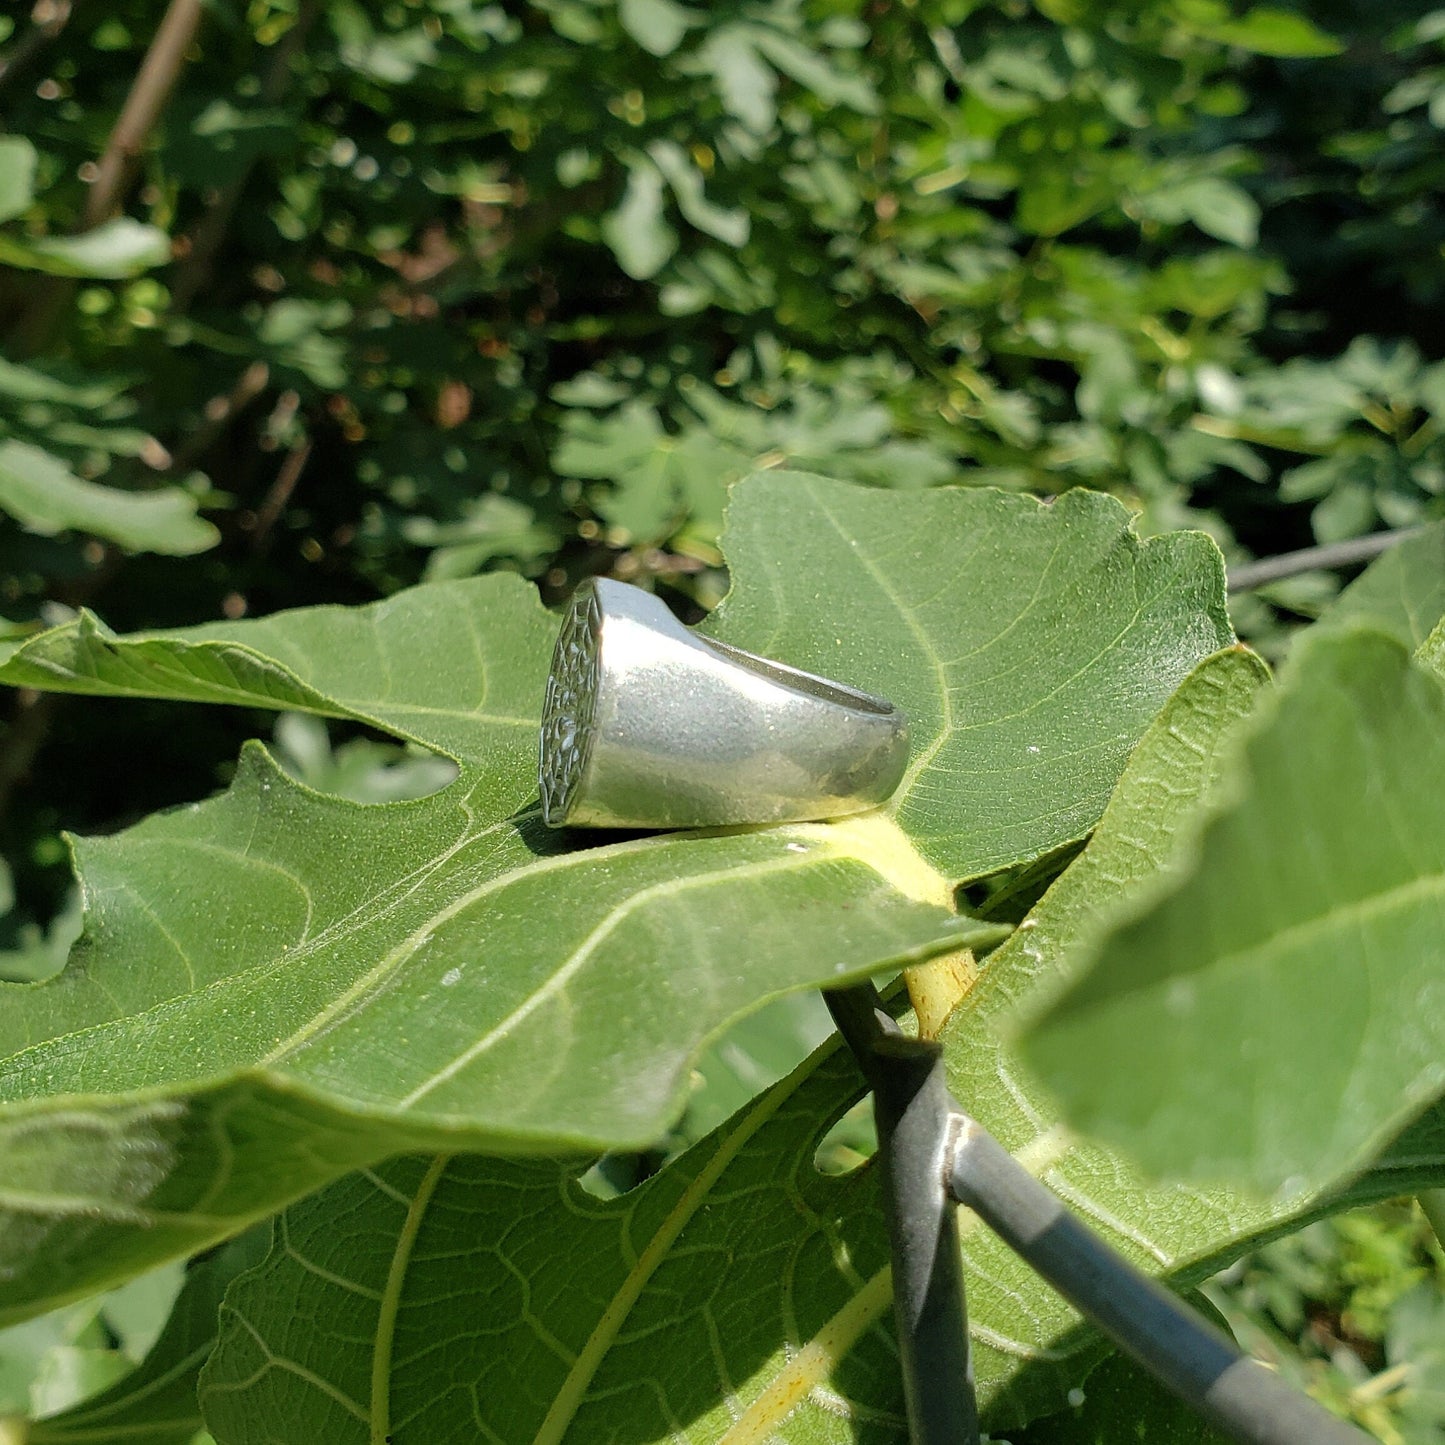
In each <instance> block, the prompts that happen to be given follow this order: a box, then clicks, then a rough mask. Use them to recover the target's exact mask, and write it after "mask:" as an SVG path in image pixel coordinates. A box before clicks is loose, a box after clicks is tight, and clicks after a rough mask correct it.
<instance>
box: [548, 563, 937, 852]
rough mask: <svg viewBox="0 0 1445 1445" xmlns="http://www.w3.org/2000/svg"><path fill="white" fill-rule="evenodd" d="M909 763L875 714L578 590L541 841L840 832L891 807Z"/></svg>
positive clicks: (553, 698)
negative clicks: (815, 825)
mask: <svg viewBox="0 0 1445 1445" xmlns="http://www.w3.org/2000/svg"><path fill="white" fill-rule="evenodd" d="M907 764H908V720H907V718H906V717H905V715H904V713H903V712H902V711H901V710H900V709H899V708H897V707H895V706H894V705H893V704H892V703H891V702H888V701H887V700H886V699H884V698H881V697H874V696H873V695H872V694H871V693H866V692H861V691H859V690H858V689H857V688H852V687H847V686H845V685H844V684H842V683H838V682H831V681H829V679H827V678H824V677H817V676H815V675H814V674H813V673H810V672H803V671H801V670H800V669H798V668H795V667H788V666H787V665H786V664H784V663H781V662H773V661H771V660H769V659H768V658H765V657H757V656H755V655H754V654H752V653H750V652H744V651H742V650H741V649H740V648H736V647H730V646H729V645H728V644H727V643H724V642H715V641H714V640H713V639H712V638H709V637H702V636H700V635H699V634H698V633H695V632H693V631H691V630H690V629H688V628H686V627H684V626H683V625H682V623H680V622H679V621H678V620H677V619H676V618H675V617H674V616H673V615H672V613H671V612H669V611H668V610H667V607H666V605H665V604H664V603H663V602H662V601H661V600H660V599H659V598H657V597H655V596H653V594H652V593H650V592H644V591H643V590H642V589H641V588H640V587H632V586H629V585H628V584H627V583H625V582H614V581H611V580H610V579H608V578H592V579H590V580H589V581H587V582H584V583H583V584H582V585H581V586H580V587H579V588H578V589H577V592H576V594H575V596H574V597H573V599H572V602H571V605H570V607H569V608H568V611H567V614H566V616H565V618H564V620H563V623H562V631H561V634H560V635H559V637H558V638H557V647H556V650H555V651H554V652H553V654H552V671H551V675H550V676H549V677H548V679H547V694H546V699H545V702H544V704H543V709H542V739H541V759H540V766H539V770H538V773H539V783H540V787H541V793H542V817H543V819H544V821H545V822H546V823H547V824H548V825H549V826H550V827H553V828H562V827H574V828H575V827H582V828H708V827H720V826H726V825H728V824H734V823H795V822H803V821H806V820H809V819H825V818H839V817H843V816H846V815H847V814H849V813H858V812H862V811H864V810H865V809H868V808H875V807H877V806H878V805H879V804H880V803H882V802H884V801H886V799H888V798H889V797H890V796H891V795H892V793H893V791H894V790H895V789H896V788H897V786H898V784H899V782H900V780H901V779H902V777H903V772H904V769H905V768H906V767H907Z"/></svg>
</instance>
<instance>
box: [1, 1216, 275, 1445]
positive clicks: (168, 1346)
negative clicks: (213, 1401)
mask: <svg viewBox="0 0 1445 1445" xmlns="http://www.w3.org/2000/svg"><path fill="white" fill-rule="evenodd" d="M269 1237H270V1230H269V1229H264V1228H262V1229H256V1230H251V1231H248V1232H247V1233H246V1234H244V1235H242V1236H241V1237H240V1238H239V1239H234V1240H231V1241H230V1242H229V1243H227V1244H224V1245H222V1246H221V1248H220V1249H218V1250H217V1251H216V1252H215V1253H214V1254H212V1255H209V1256H207V1257H206V1258H204V1259H201V1260H198V1261H196V1262H195V1263H194V1264H193V1265H192V1266H191V1268H190V1270H189V1272H188V1273H187V1276H186V1282H185V1285H184V1287H183V1288H182V1290H181V1293H180V1295H179V1297H178V1298H177V1299H176V1302H175V1306H174V1308H173V1309H172V1311H171V1314H170V1318H169V1319H168V1320H167V1321H166V1324H165V1328H164V1329H163V1330H162V1331H161V1334H160V1338H159V1339H157V1341H156V1342H155V1345H154V1346H153V1347H152V1349H150V1350H149V1351H148V1352H147V1354H146V1357H145V1359H144V1360H142V1361H141V1363H140V1364H139V1365H138V1366H137V1367H136V1368H135V1369H134V1370H132V1371H131V1372H130V1373H129V1374H127V1375H126V1376H125V1377H124V1378H122V1379H121V1380H119V1381H117V1382H116V1384H115V1385H114V1386H112V1388H110V1389H108V1390H106V1391H104V1392H102V1393H101V1394H98V1395H95V1396H93V1397H92V1398H90V1399H87V1400H85V1401H83V1402H82V1403H81V1404H79V1405H76V1406H74V1407H73V1408H71V1409H69V1410H66V1411H64V1412H63V1413H61V1414H58V1415H50V1416H48V1417H47V1418H45V1419H43V1420H39V1421H36V1422H35V1423H33V1424H31V1425H29V1426H28V1427H27V1430H26V1434H25V1439H26V1441H27V1442H29V1445H81V1442H84V1441H96V1440H125V1441H127V1442H131V1441H133V1442H135V1445H188V1442H190V1441H191V1440H192V1439H193V1438H194V1437H195V1435H196V1433H197V1431H199V1430H200V1429H201V1425H202V1421H201V1411H200V1405H199V1404H198V1402H197V1399H196V1385H197V1382H198V1380H199V1378H200V1372H201V1366H202V1365H204V1364H205V1362H206V1360H207V1359H208V1358H209V1356H210V1353H211V1350H212V1348H213V1346H214V1345H215V1342H216V1337H217V1331H218V1328H219V1318H220V1306H221V1299H222V1297H223V1295H224V1294H225V1291H226V1287H227V1286H228V1285H229V1284H230V1282H231V1281H232V1280H233V1279H234V1278H235V1277H236V1276H237V1275H238V1274H240V1273H241V1272H242V1271H243V1270H246V1269H250V1268H252V1267H253V1266H254V1265H256V1264H258V1263H260V1261H261V1259H262V1258H263V1257H264V1255H265V1253H266V1246H267V1243H268V1242H269Z"/></svg>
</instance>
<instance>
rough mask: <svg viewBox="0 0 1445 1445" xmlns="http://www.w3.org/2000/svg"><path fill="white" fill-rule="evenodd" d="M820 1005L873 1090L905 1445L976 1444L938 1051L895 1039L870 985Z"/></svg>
mask: <svg viewBox="0 0 1445 1445" xmlns="http://www.w3.org/2000/svg"><path fill="white" fill-rule="evenodd" d="M824 997H825V998H826V999H827V1001H828V1007H829V1008H830V1009H831V1010H832V1012H833V1017H834V1019H835V1021H836V1022H837V1024H838V1027H839V1031H840V1032H841V1033H842V1034H843V1036H844V1037H845V1038H846V1039H847V1040H848V1042H849V1044H850V1046H851V1047H852V1048H853V1049H854V1052H855V1054H856V1056H857V1058H858V1061H859V1063H860V1064H861V1065H862V1067H863V1069H864V1072H865V1074H866V1076H867V1078H868V1081H869V1083H870V1084H871V1085H872V1087H873V1112H874V1117H875V1119H876V1120H877V1123H878V1156H879V1163H880V1166H881V1174H882V1181H883V1191H884V1198H885V1201H886V1212H887V1216H888V1233H889V1238H890V1241H891V1243H892V1254H893V1313H894V1318H895V1320H896V1321H897V1326H898V1354H899V1360H900V1363H901V1367H902V1373H903V1395H904V1401H905V1404H906V1408H907V1413H908V1430H909V1438H910V1440H911V1441H912V1442H913V1445H977V1442H978V1438H979V1435H978V1404H977V1400H976V1398H975V1395H974V1386H973V1359H972V1356H971V1354H970V1352H969V1341H968V1319H967V1313H966V1309H965V1303H964V1292H963V1257H962V1255H961V1253H960V1251H959V1242H958V1211H957V1210H956V1209H955V1208H954V1204H953V1200H952V1199H950V1198H949V1195H948V1188H947V1169H946V1163H947V1158H946V1151H947V1147H948V1139H949V1119H950V1116H951V1114H952V1111H953V1107H954V1105H953V1098H952V1096H951V1095H950V1094H949V1092H948V1082H947V1079H946V1077H945V1074H944V1068H943V1052H942V1050H941V1049H940V1048H939V1047H938V1046H937V1045H936V1044H927V1043H921V1042H919V1041H918V1040H916V1039H909V1038H905V1037H903V1036H902V1035H901V1034H899V1033H898V1032H897V1031H896V1026H895V1025H894V1024H893V1021H892V1019H891V1018H889V1017H888V1016H887V1014H885V1013H884V1012H883V1011H882V1009H881V1006H880V1005H879V1002H878V995H877V994H876V993H875V992H874V991H873V989H872V987H871V986H867V985H865V986H863V987H861V988H851V989H841V990H833V991H829V992H828V993H826V994H825V995H824Z"/></svg>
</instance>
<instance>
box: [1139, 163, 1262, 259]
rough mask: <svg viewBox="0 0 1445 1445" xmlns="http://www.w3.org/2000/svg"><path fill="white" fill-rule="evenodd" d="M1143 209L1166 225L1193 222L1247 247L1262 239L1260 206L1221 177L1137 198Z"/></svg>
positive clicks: (1215, 234) (1220, 236)
mask: <svg viewBox="0 0 1445 1445" xmlns="http://www.w3.org/2000/svg"><path fill="white" fill-rule="evenodd" d="M1135 204H1136V205H1137V206H1138V208H1139V210H1140V212H1141V213H1142V214H1143V215H1145V216H1148V217H1149V218H1150V219H1151V220H1155V221H1161V222H1163V223H1164V224H1165V225H1178V224H1179V223H1180V222H1181V221H1191V222H1193V223H1194V225H1196V226H1198V227H1199V229H1200V230H1201V231H1203V232H1204V233H1205V234H1206V235H1209V236H1217V237H1218V238H1219V239H1220V240H1221V241H1228V242H1229V243H1230V244H1231V245H1233V246H1241V247H1244V248H1246V249H1248V248H1249V247H1251V246H1253V245H1254V244H1255V242H1256V241H1258V239H1259V205H1258V203H1257V202H1256V201H1255V199H1254V197H1253V196H1251V195H1250V194H1249V193H1248V192H1247V191H1244V190H1241V189H1240V187H1238V186H1236V185H1234V184H1232V183H1231V182H1229V181H1226V180H1222V179H1221V178H1220V177H1218V176H1199V177H1196V178H1194V179H1192V180H1186V181H1181V182H1179V183H1177V184H1175V185H1171V186H1168V187H1166V188H1164V189H1162V190H1158V191H1150V192H1148V193H1147V194H1145V195H1142V196H1138V197H1136V198H1135Z"/></svg>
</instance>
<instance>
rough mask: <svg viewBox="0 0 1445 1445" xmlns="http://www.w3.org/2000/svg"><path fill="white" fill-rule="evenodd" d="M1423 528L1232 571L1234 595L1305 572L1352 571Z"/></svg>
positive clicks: (1355, 539)
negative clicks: (1355, 566)
mask: <svg viewBox="0 0 1445 1445" xmlns="http://www.w3.org/2000/svg"><path fill="white" fill-rule="evenodd" d="M1420 530H1421V529H1420V528H1419V527H1402V528H1400V530H1399V531H1396V532H1372V533H1371V534H1370V535H1369V536H1368V537H1351V538H1350V539H1349V540H1348V541H1345V542H1327V543H1325V544H1324V545H1323V546H1320V547H1306V548H1305V549H1304V550H1303V551H1300V552H1282V553H1281V554H1280V555H1279V556H1278V557H1264V558H1262V559H1261V560H1260V561H1258V562H1243V563H1241V564H1240V565H1239V566H1238V567H1231V568H1230V569H1229V590H1230V592H1232V593H1234V592H1253V591H1254V589H1255V588H1256V587H1263V586H1264V585H1265V584H1266V583H1269V582H1282V581H1283V580H1284V579H1285V578H1286V577H1298V576H1299V575H1300V574H1301V573H1302V572H1318V571H1326V570H1328V569H1330V568H1332V567H1348V566H1349V565H1350V564H1351V563H1352V562H1368V561H1369V560H1370V559H1371V558H1372V557H1378V556H1379V555H1380V554H1381V553H1382V552H1388V551H1389V550H1390V548H1391V547H1393V546H1394V545H1395V543H1396V542H1403V541H1404V540H1405V538H1406V537H1413V536H1415V534H1416V533H1417V532H1419V531H1420Z"/></svg>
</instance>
